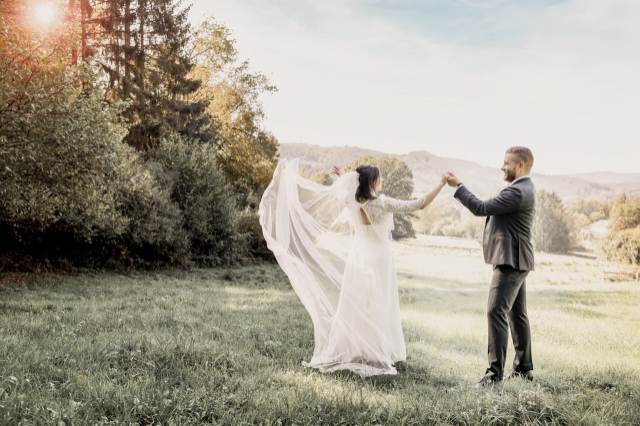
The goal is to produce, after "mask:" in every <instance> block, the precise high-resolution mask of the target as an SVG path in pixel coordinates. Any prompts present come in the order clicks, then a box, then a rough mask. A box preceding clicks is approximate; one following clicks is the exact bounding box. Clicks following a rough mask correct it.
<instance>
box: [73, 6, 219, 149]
mask: <svg viewBox="0 0 640 426" xmlns="http://www.w3.org/2000/svg"><path fill="white" fill-rule="evenodd" d="M72 1H79V2H80V4H81V5H82V4H84V3H88V2H89V1H90V0H72ZM89 6H91V7H89ZM89 6H85V7H84V9H85V10H86V11H90V12H91V16H90V17H89V18H88V19H83V22H86V23H87V26H89V24H95V25H97V29H94V31H92V32H90V34H89V36H88V37H89V39H90V42H91V44H92V47H91V48H90V49H89V50H88V51H89V52H91V53H93V55H94V59H95V60H96V61H98V62H99V63H100V64H101V66H102V68H103V69H104V70H105V72H106V73H107V76H108V83H107V99H109V100H111V101H114V102H115V101H122V100H129V102H130V107H129V109H128V110H127V111H126V112H125V117H126V118H127V119H128V120H129V124H130V129H129V134H128V135H127V137H126V139H125V140H126V142H127V143H129V144H130V145H132V146H134V147H136V148H137V149H139V150H146V149H147V148H148V147H150V146H154V145H156V144H157V143H158V141H159V140H160V138H161V137H162V136H163V135H165V134H168V133H171V132H177V133H180V134H182V135H185V136H188V137H190V138H194V139H200V140H203V141H211V140H213V139H214V134H213V133H212V131H211V129H212V127H211V126H210V123H209V119H208V115H206V114H205V108H206V106H207V103H208V102H207V101H206V100H199V101H193V100H189V95H190V94H192V93H194V92H195V91H196V90H197V89H198V87H199V86H200V82H199V81H198V80H195V79H192V78H190V73H191V71H192V69H193V66H194V63H193V61H192V60H191V59H190V57H189V52H188V46H189V42H190V25H189V23H188V16H187V15H188V12H189V8H182V9H181V7H182V0H93V2H92V4H91V5H89ZM85 14H86V13H85ZM87 43H88V42H87Z"/></svg>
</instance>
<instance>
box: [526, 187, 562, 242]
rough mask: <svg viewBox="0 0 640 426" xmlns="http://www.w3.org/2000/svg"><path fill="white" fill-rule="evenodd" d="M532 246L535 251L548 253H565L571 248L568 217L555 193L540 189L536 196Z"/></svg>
mask: <svg viewBox="0 0 640 426" xmlns="http://www.w3.org/2000/svg"><path fill="white" fill-rule="evenodd" d="M533 244H534V246H535V248H536V250H541V251H549V252H566V251H567V250H569V248H570V247H571V232H570V227H569V224H568V216H567V214H566V212H565V207H564V204H563V203H562V199H561V198H560V196H559V195H558V194H556V193H555V192H549V191H546V190H544V189H542V190H540V191H538V193H537V195H536V216H535V219H534V222H533Z"/></svg>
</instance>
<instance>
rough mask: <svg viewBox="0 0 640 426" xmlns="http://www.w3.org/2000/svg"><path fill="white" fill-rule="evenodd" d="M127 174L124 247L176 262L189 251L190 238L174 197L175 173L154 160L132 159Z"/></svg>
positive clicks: (146, 256)
mask: <svg viewBox="0 0 640 426" xmlns="http://www.w3.org/2000/svg"><path fill="white" fill-rule="evenodd" d="M128 174H129V176H128V179H127V182H128V185H127V186H126V187H125V188H123V189H124V191H123V192H122V193H121V195H120V196H121V211H122V213H123V214H124V215H125V216H126V217H127V218H129V226H128V227H127V229H126V231H125V232H124V234H123V235H122V237H121V239H122V243H123V247H124V248H125V250H126V251H130V252H131V253H130V255H136V256H140V257H142V258H144V259H147V260H151V259H157V258H158V257H160V258H163V259H165V260H168V261H170V262H172V263H175V262H177V261H178V260H179V257H181V256H182V257H184V256H186V255H187V253H188V250H189V242H190V241H189V234H188V233H187V232H186V231H185V229H184V227H183V222H184V219H183V215H182V211H181V210H180V207H179V206H178V204H177V203H176V202H175V201H173V200H172V199H171V188H172V186H173V181H174V179H173V176H171V175H170V174H169V173H167V172H165V171H164V170H163V168H162V166H161V165H160V164H158V163H156V162H154V161H147V162H146V163H141V162H139V161H138V162H131V164H130V167H129V169H128Z"/></svg>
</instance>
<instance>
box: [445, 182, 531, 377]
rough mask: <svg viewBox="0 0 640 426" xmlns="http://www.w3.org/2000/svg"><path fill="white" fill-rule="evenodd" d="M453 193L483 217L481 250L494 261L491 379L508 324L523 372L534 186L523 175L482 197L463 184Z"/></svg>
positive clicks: (499, 365) (497, 372) (498, 373)
mask: <svg viewBox="0 0 640 426" xmlns="http://www.w3.org/2000/svg"><path fill="white" fill-rule="evenodd" d="M454 197H455V198H456V199H457V200H459V201H460V202H461V203H462V204H463V205H464V206H465V207H466V208H468V209H469V210H470V211H471V213H473V214H474V215H475V216H487V221H486V223H485V226H484V236H483V241H482V250H483V252H484V260H485V262H486V263H489V264H491V265H493V278H492V280H491V287H490V289H489V302H488V306H487V316H488V317H489V368H488V369H487V373H486V374H487V375H488V376H492V380H502V376H503V371H504V363H505V358H506V354H507V343H508V336H509V326H511V337H512V339H513V346H514V347H515V351H516V356H515V359H514V361H513V368H514V370H516V371H517V372H521V373H524V372H526V371H529V370H533V362H532V360H531V333H530V330H529V319H528V317H527V299H526V278H527V275H528V274H529V271H532V270H533V244H532V243H531V228H532V226H533V216H534V213H535V204H536V190H535V187H534V186H533V182H531V179H530V178H529V177H528V176H527V177H523V178H520V179H517V180H516V181H514V182H513V183H512V184H511V185H509V186H508V187H506V188H505V189H503V190H502V191H501V192H500V194H499V195H498V196H497V197H495V198H491V199H489V200H486V201H481V200H479V199H478V198H477V197H476V196H475V195H473V194H472V193H471V191H469V190H468V189H467V188H466V187H465V186H464V185H460V186H459V187H458V190H457V191H456V192H455V194H454Z"/></svg>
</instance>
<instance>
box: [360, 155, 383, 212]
mask: <svg viewBox="0 0 640 426" xmlns="http://www.w3.org/2000/svg"><path fill="white" fill-rule="evenodd" d="M356 172H357V173H358V175H359V176H360V177H359V180H358V182H359V185H358V190H357V191H356V200H357V201H359V202H361V203H362V202H364V201H367V200H374V199H376V196H375V195H374V191H375V185H376V182H377V181H378V179H380V170H379V169H378V168H377V167H376V166H371V165H368V164H365V165H362V166H358V168H357V169H356Z"/></svg>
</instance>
